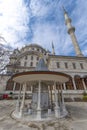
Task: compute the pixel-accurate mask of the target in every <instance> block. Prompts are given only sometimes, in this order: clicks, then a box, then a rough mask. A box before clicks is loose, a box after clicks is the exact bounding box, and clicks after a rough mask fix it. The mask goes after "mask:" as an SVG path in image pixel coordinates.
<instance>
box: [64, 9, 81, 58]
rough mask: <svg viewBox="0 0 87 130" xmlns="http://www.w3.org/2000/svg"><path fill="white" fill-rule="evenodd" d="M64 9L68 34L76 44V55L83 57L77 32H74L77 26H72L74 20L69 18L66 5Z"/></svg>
mask: <svg viewBox="0 0 87 130" xmlns="http://www.w3.org/2000/svg"><path fill="white" fill-rule="evenodd" d="M63 11H64V18H65V24H66V26H67V28H68V34H69V35H70V37H71V40H72V43H73V45H74V49H75V52H76V55H77V56H79V57H82V56H83V54H82V52H81V50H80V47H79V44H78V41H77V38H76V36H75V33H74V32H75V27H73V26H72V24H71V22H72V20H71V19H70V18H69V16H68V13H67V11H66V10H65V8H64V7H63Z"/></svg>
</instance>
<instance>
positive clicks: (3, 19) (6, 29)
mask: <svg viewBox="0 0 87 130" xmlns="http://www.w3.org/2000/svg"><path fill="white" fill-rule="evenodd" d="M0 2H1V3H0V13H1V14H2V16H0V26H1V27H0V34H1V35H2V36H3V37H4V38H5V39H6V41H7V42H8V43H10V44H11V46H16V44H15V43H16V42H17V41H19V40H21V39H22V40H23V38H25V36H26V33H27V32H28V30H29V27H28V26H27V23H28V22H29V18H28V12H27V8H26V7H25V6H24V4H23V1H22V0H15V1H14V0H8V1H6V0H1V1H0Z"/></svg>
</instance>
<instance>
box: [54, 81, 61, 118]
mask: <svg viewBox="0 0 87 130" xmlns="http://www.w3.org/2000/svg"><path fill="white" fill-rule="evenodd" d="M54 94H55V117H57V118H59V117H60V107H59V103H58V96H57V90H56V82H54Z"/></svg>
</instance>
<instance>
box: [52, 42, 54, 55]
mask: <svg viewBox="0 0 87 130" xmlns="http://www.w3.org/2000/svg"><path fill="white" fill-rule="evenodd" d="M52 54H53V55H55V50H54V44H53V41H52Z"/></svg>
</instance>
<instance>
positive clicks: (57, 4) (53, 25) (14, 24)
mask: <svg viewBox="0 0 87 130" xmlns="http://www.w3.org/2000/svg"><path fill="white" fill-rule="evenodd" d="M62 5H64V6H65V8H66V10H67V11H68V13H69V16H70V17H71V18H72V25H73V26H75V27H76V32H75V34H76V36H77V40H78V43H79V45H80V47H81V49H82V51H83V53H84V55H87V49H86V44H87V43H86V41H87V40H86V39H87V22H86V20H87V15H86V13H87V7H86V5H87V1H84V2H83V0H80V2H79V0H76V1H73V0H70V1H67V3H66V0H62V1H61V0H8V1H6V0H0V35H1V36H3V37H4V38H5V39H6V41H7V42H8V43H9V44H10V45H11V46H13V47H21V46H23V45H24V44H29V43H37V44H40V45H42V46H43V47H45V48H46V49H49V50H51V42H52V41H53V42H54V46H55V50H56V54H59V55H75V51H74V48H73V45H72V41H71V39H70V36H69V35H68V34H67V27H66V25H65V21H64V16H63V11H62ZM4 44H7V43H4Z"/></svg>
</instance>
